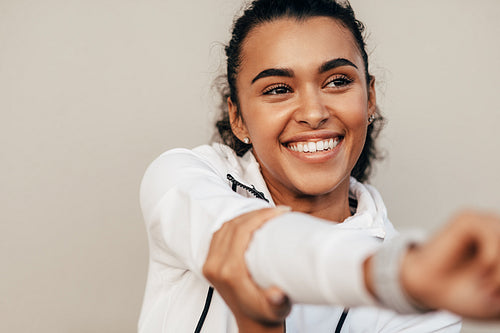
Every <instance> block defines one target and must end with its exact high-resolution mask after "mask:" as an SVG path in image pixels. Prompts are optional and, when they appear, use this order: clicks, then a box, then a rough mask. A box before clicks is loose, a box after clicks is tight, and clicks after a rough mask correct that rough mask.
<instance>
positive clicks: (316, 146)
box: [287, 137, 343, 153]
mask: <svg viewBox="0 0 500 333" xmlns="http://www.w3.org/2000/svg"><path fill="white" fill-rule="evenodd" d="M342 139H343V138H342V137H340V138H339V137H336V138H330V139H326V140H321V141H304V142H293V143H289V144H288V145H287V148H288V149H290V150H292V151H296V152H299V153H316V152H322V151H328V150H331V149H333V148H335V147H337V145H338V144H339V142H340V140H342Z"/></svg>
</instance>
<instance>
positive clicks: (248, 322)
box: [203, 207, 291, 332]
mask: <svg viewBox="0 0 500 333" xmlns="http://www.w3.org/2000/svg"><path fill="white" fill-rule="evenodd" d="M289 210H290V209H289V208H288V207H278V208H265V209H261V210H256V211H252V212H250V213H247V214H243V215H241V216H239V217H237V218H235V219H233V220H231V221H229V222H226V223H225V224H224V225H223V226H222V227H221V228H220V229H219V230H218V231H217V232H216V233H215V234H214V235H213V237H212V242H211V244H210V250H209V252H208V256H207V259H206V261H205V264H204V266H203V275H204V276H205V277H206V278H207V279H208V281H210V282H211V283H212V285H213V286H214V287H215V289H217V291H218V292H219V294H220V295H221V296H222V298H223V299H224V301H225V302H226V304H227V305H228V306H229V308H230V309H231V311H232V312H233V314H234V316H235V318H236V321H237V323H238V327H239V328H240V332H283V322H284V319H285V318H286V316H287V315H288V313H289V312H290V309H291V304H290V301H289V300H288V298H287V297H286V295H285V294H284V293H283V292H282V291H281V290H280V289H278V288H276V287H271V288H269V289H266V290H264V289H262V288H260V287H259V286H257V285H256V284H255V282H254V281H253V280H252V277H251V276H250V274H249V272H248V270H247V267H246V263H245V257H244V254H245V250H246V249H247V247H248V244H249V243H250V240H251V238H252V235H253V233H254V231H255V230H257V229H258V228H260V227H261V226H262V225H263V224H264V223H265V222H267V221H268V220H269V219H271V218H273V217H276V216H278V215H280V214H282V213H284V212H287V211H289Z"/></svg>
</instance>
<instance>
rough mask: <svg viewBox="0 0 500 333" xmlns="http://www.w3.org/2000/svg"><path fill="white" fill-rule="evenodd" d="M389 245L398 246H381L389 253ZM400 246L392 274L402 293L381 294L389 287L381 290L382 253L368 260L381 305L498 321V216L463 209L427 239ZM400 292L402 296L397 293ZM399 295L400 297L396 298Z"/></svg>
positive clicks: (372, 286) (370, 280)
mask: <svg viewBox="0 0 500 333" xmlns="http://www.w3.org/2000/svg"><path fill="white" fill-rule="evenodd" d="M391 247H393V248H394V244H388V247H386V246H384V249H382V250H383V251H384V252H386V253H389V252H391V250H392V249H391ZM401 250H402V251H401V252H402V253H401V256H400V260H397V261H400V265H399V269H397V270H395V271H394V274H395V276H394V277H393V279H394V280H395V281H396V283H395V285H396V286H398V287H399V288H398V289H399V290H400V292H398V290H397V289H394V288H392V289H389V290H392V291H393V293H391V294H392V297H389V298H388V297H384V295H381V294H380V293H381V292H382V291H384V289H386V290H387V288H380V283H381V281H380V279H379V278H378V274H377V272H379V273H380V272H381V267H378V266H380V264H381V263H382V262H383V261H381V260H380V259H379V258H380V256H381V255H380V253H382V252H380V251H379V252H377V253H376V254H375V255H374V257H369V258H368V259H367V260H366V261H365V262H364V271H365V275H364V276H365V282H366V286H367V288H368V290H369V291H370V293H372V295H374V296H375V297H377V298H378V299H380V300H381V302H382V304H384V305H386V306H390V307H391V305H395V306H396V307H397V308H401V309H405V308H406V309H408V308H410V309H411V308H412V307H413V308H414V309H415V310H419V309H420V310H421V311H422V310H424V311H425V309H427V311H429V310H430V309H446V310H448V311H452V312H454V313H456V314H459V315H461V316H464V317H468V318H473V319H497V320H498V319H500V218H498V217H497V216H493V215H486V214H482V213H472V212H469V213H462V214H460V215H458V216H456V217H455V218H453V219H452V221H451V222H450V223H449V224H448V225H447V226H446V227H445V228H444V229H443V230H442V231H441V232H439V233H437V234H435V235H434V236H433V237H432V238H431V239H430V240H429V241H427V242H424V243H421V244H413V245H412V246H409V247H405V248H402V249H401ZM396 251H397V250H396ZM396 254H397V253H396ZM386 266H392V265H391V264H390V263H387V265H386ZM383 269H385V270H387V267H384V268H383ZM389 271H391V269H390V268H389ZM389 275H390V274H389ZM389 279H391V278H390V277H389ZM397 281H399V282H397ZM398 293H400V294H401V296H402V297H397V294H398ZM394 296H396V297H394ZM398 298H400V301H397V302H394V299H398ZM405 303H406V305H405ZM401 304H402V306H400V305H401Z"/></svg>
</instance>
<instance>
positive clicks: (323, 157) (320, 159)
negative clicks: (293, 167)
mask: <svg viewBox="0 0 500 333" xmlns="http://www.w3.org/2000/svg"><path fill="white" fill-rule="evenodd" d="M343 143H344V139H342V140H340V141H339V143H338V144H337V146H336V147H335V148H333V149H330V150H326V151H320V152H315V153H301V152H298V151H293V150H291V149H290V148H288V147H285V148H286V150H287V151H288V152H289V153H290V154H292V155H293V156H294V157H297V158H298V159H300V160H302V161H305V162H308V163H324V162H327V161H329V160H331V159H333V158H334V157H335V156H337V154H338V153H339V151H340V147H341V146H342V144H343Z"/></svg>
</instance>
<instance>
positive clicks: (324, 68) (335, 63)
mask: <svg viewBox="0 0 500 333" xmlns="http://www.w3.org/2000/svg"><path fill="white" fill-rule="evenodd" d="M341 66H352V67H354V68H356V69H358V66H356V65H355V64H353V63H352V62H351V61H350V60H347V59H345V58H337V59H332V60H329V61H327V62H325V63H324V64H323V65H321V67H320V68H319V70H318V72H319V73H320V74H322V73H325V72H328V71H329V70H331V69H334V68H337V67H341Z"/></svg>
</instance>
